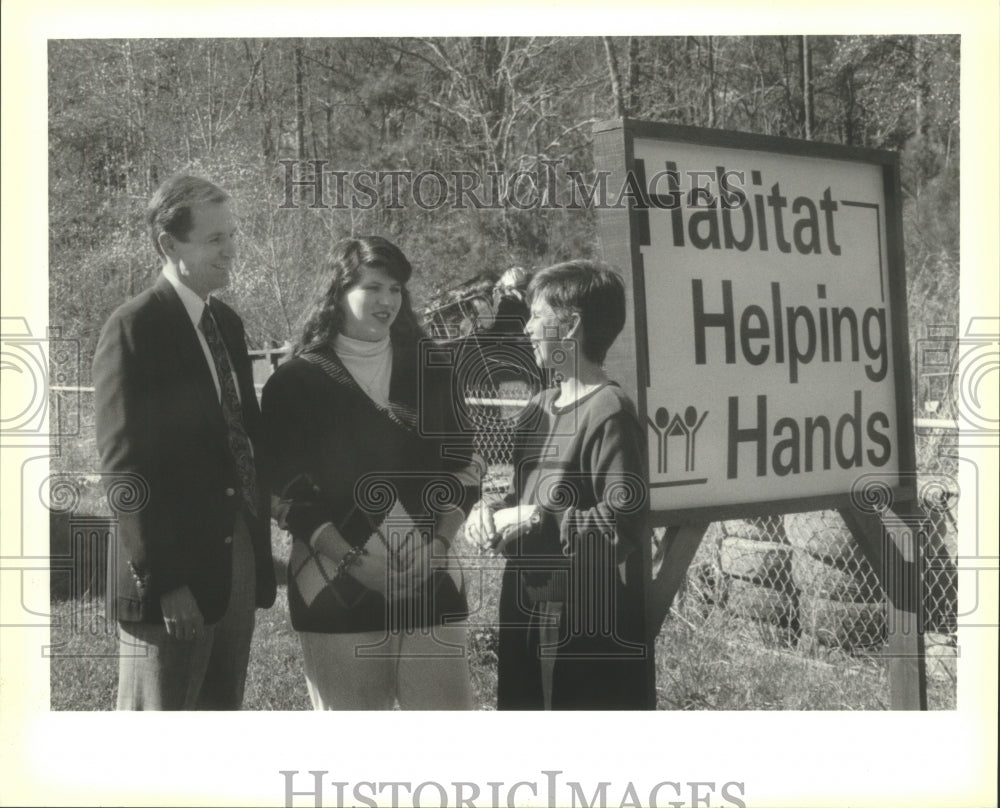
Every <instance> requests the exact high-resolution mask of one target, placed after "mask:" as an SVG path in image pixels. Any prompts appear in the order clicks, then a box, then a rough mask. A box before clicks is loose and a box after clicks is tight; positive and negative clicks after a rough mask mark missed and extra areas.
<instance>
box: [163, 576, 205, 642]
mask: <svg viewBox="0 0 1000 808" xmlns="http://www.w3.org/2000/svg"><path fill="white" fill-rule="evenodd" d="M160 611H161V612H163V625H164V626H166V627H167V634H168V635H169V636H171V637H173V638H174V639H175V640H185V641H188V642H189V641H191V640H194V639H197V637H198V635H199V634H201V633H202V632H203V631H204V630H205V618H204V617H202V614H201V609H199V608H198V601H196V600H195V599H194V595H192V594H191V590H190V589H188V588H187V586H186V585H185V586H179V587H177V589H172V590H171V591H169V592H166V593H165V594H163V595H160Z"/></svg>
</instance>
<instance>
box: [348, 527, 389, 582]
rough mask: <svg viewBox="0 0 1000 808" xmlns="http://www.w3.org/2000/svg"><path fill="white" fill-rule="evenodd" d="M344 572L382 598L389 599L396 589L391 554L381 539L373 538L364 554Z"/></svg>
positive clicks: (366, 546)
mask: <svg viewBox="0 0 1000 808" xmlns="http://www.w3.org/2000/svg"><path fill="white" fill-rule="evenodd" d="M344 572H345V573H347V574H348V575H350V576H351V577H352V578H354V580H356V581H357V582H358V583H360V584H361V585H362V586H364V587H367V588H368V589H373V590H374V591H376V592H378V593H379V594H380V595H382V597H388V593H389V592H392V591H393V589H394V588H395V587H396V579H397V574H396V573H395V571H393V570H392V569H391V567H390V565H389V553H388V551H387V549H386V546H385V544H383V543H382V541H381V540H380V539H377V538H373V539H371V540H369V542H368V543H367V544H366V545H365V549H364V552H362V553H361V554H360V555H358V556H357V557H356V558H355V559H354V562H353V563H351V564H348V565H347V567H345V568H344Z"/></svg>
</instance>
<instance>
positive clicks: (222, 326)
mask: <svg viewBox="0 0 1000 808" xmlns="http://www.w3.org/2000/svg"><path fill="white" fill-rule="evenodd" d="M211 307H212V313H213V315H214V316H215V319H216V322H217V323H218V326H219V331H220V333H221V335H222V339H223V341H224V342H225V343H226V348H227V350H228V352H229V356H230V357H231V359H232V363H233V369H234V371H235V373H236V378H237V380H238V383H239V390H240V396H241V398H242V403H243V419H244V424H245V426H246V430H247V434H248V435H249V436H250V440H251V441H252V442H253V443H254V444H256V440H257V432H258V428H259V421H260V409H259V407H258V405H257V397H256V394H255V391H254V387H253V377H252V374H251V370H250V359H249V356H248V355H247V347H246V341H245V338H244V333H243V323H242V321H241V320H240V318H239V316H238V315H237V314H236V312H234V311H233V310H232V309H231V308H229V307H228V306H226V305H225V304H224V303H221V302H219V301H217V300H213V301H212V302H211ZM94 393H95V407H96V415H97V447H98V450H99V452H100V455H101V465H102V468H103V471H104V472H105V473H109V474H115V473H123V472H124V473H130V474H133V475H138V476H139V477H140V478H141V479H142V480H143V481H144V482H145V489H146V490H145V491H143V490H140V492H139V497H140V499H139V501H137V502H135V503H133V504H129V503H128V502H127V501H123V502H122V507H121V509H119V511H118V513H119V522H118V532H117V535H118V540H117V546H116V547H113V548H110V550H111V551H110V553H109V580H108V606H109V615H114V616H115V617H117V619H119V620H126V621H135V620H141V621H148V622H154V621H159V620H161V619H162V614H161V612H160V595H162V594H163V593H165V592H169V591H170V590H172V589H175V588H176V587H178V586H180V585H182V584H186V585H187V586H188V587H189V588H190V589H191V592H192V593H193V595H194V597H195V599H196V600H197V601H198V606H199V607H200V609H201V612H202V615H203V616H204V618H205V620H206V622H208V623H214V622H216V621H217V620H219V619H220V618H221V617H222V615H223V614H224V613H225V610H226V606H227V604H228V602H229V592H230V587H231V584H232V581H231V580H230V579H231V577H232V574H231V570H232V544H231V539H229V537H231V536H232V534H233V525H234V523H235V520H236V516H237V514H238V512H239V511H240V509H241V508H242V498H241V496H240V493H239V491H240V486H239V478H238V476H237V472H236V468H235V464H234V462H233V459H232V455H231V453H230V451H229V445H228V438H227V431H226V423H225V419H224V417H223V414H222V407H221V406H220V404H219V399H218V394H217V393H216V389H215V384H214V382H213V381H212V376H211V372H210V371H209V369H208V364H207V362H206V358H205V354H204V353H203V352H202V349H201V345H200V343H199V341H198V337H197V335H196V334H195V331H194V328H193V327H192V324H191V319H190V318H189V317H188V314H187V312H186V311H185V309H184V305H183V303H182V302H181V300H180V298H179V297H178V295H177V292H176V291H175V290H174V288H173V287H172V286H171V285H170V282H169V281H168V280H167V279H166V278H164V277H163V276H161V277H160V278H159V279H158V280H157V282H156V284H155V285H154V286H153V287H151V288H150V289H147V290H146V291H145V292H142V293H141V294H139V295H138V296H136V297H135V298H133V299H132V300H130V301H128V302H127V303H125V304H124V305H122V306H120V307H119V308H118V309H117V310H116V311H115V312H114V314H112V315H111V317H110V319H109V320H108V322H107V323H106V324H105V326H104V329H103V330H102V332H101V337H100V340H99V342H98V345H97V352H96V353H95V355H94ZM255 452H256V446H255ZM258 454H259V453H258ZM260 476H261V473H260V471H259V469H258V487H259V489H260V490H259V492H258V497H257V499H258V506H257V513H258V516H257V518H256V519H254V518H252V517H250V515H249V513H246V514H245V516H246V520H247V525H248V527H249V528H250V534H251V537H252V540H253V546H254V555H255V558H256V580H257V605H258V606H260V607H267V606H270V605H271V604H272V603H273V602H274V597H275V578H274V565H273V562H272V560H271V540H270V507H269V498H268V497H267V495H266V493H265V492H266V490H267V488H266V481H265V480H262V479H259V478H260ZM115 479H116V478H115V477H111V478H110V484H111V485H113V484H115ZM132 479H135V478H132ZM109 498H110V499H112V501H114V499H115V498H114V497H109ZM244 510H245V509H244Z"/></svg>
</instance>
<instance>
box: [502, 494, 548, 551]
mask: <svg viewBox="0 0 1000 808" xmlns="http://www.w3.org/2000/svg"><path fill="white" fill-rule="evenodd" d="M540 516H541V512H540V510H539V508H538V506H537V505H515V506H514V507H513V508H503V509H502V510H499V511H497V512H496V513H495V514H493V520H494V523H495V525H496V528H497V533H498V535H497V537H496V539H495V540H494V542H493V545H492V548H493V550H494V552H496V553H498V554H501V555H507V554H508V551H509V550H510V548H511V547H512V546H513V545H514V544H515V543H516V542H517V540H518V539H519V538H520V537H521V536H523V535H525V534H526V533H528V532H529V531H530V530H531V529H532V528H533V527H534V526H535V525H536V524H537V523H538V520H539V518H540Z"/></svg>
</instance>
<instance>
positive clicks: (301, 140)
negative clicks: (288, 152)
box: [295, 45, 306, 160]
mask: <svg viewBox="0 0 1000 808" xmlns="http://www.w3.org/2000/svg"><path fill="white" fill-rule="evenodd" d="M305 72H306V71H305V65H304V63H303V55H302V46H301V45H296V46H295V151H296V156H297V157H298V158H299V160H305V158H306V109H305V88H304V86H303V85H304V84H305Z"/></svg>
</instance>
